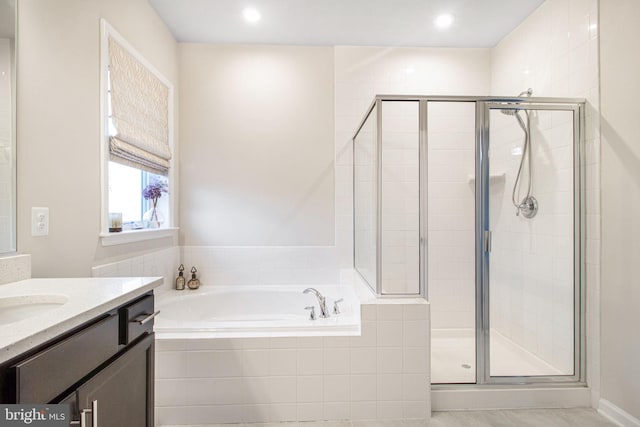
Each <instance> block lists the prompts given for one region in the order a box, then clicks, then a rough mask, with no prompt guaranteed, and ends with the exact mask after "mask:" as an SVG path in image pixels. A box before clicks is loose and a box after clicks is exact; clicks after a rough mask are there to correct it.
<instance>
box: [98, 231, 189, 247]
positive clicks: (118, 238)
mask: <svg viewBox="0 0 640 427" xmlns="http://www.w3.org/2000/svg"><path fill="white" fill-rule="evenodd" d="M177 235H178V227H167V228H146V229H143V230H126V231H120V232H118V233H100V240H102V246H114V245H126V244H127V243H134V242H142V241H145V240H153V239H162V238H165V237H172V238H175V237H177Z"/></svg>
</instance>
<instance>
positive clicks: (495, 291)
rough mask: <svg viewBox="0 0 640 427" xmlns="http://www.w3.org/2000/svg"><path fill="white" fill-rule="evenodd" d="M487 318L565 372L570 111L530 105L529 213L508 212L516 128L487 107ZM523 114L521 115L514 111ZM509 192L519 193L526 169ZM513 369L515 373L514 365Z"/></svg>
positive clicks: (568, 363)
mask: <svg viewBox="0 0 640 427" xmlns="http://www.w3.org/2000/svg"><path fill="white" fill-rule="evenodd" d="M490 117H491V135H492V139H491V142H492V145H491V153H490V159H491V166H490V167H491V174H493V175H500V174H505V177H504V178H501V179H495V180H493V181H492V182H491V189H490V206H491V208H490V215H491V218H490V227H491V229H492V231H493V237H492V251H491V267H490V268H491V306H490V321H491V326H492V328H493V331H496V332H499V333H500V334H502V335H503V336H505V337H507V338H509V339H510V340H512V341H513V342H515V343H516V344H518V345H520V346H521V347H523V348H525V349H526V350H528V351H529V352H531V353H533V354H535V355H537V356H538V357H540V358H542V359H543V360H545V361H546V362H548V363H549V364H550V365H552V366H553V367H554V368H555V369H552V370H549V372H547V373H548V374H560V373H562V374H572V373H573V331H574V329H573V301H574V295H573V191H572V186H573V156H572V153H573V151H572V147H573V132H572V124H573V122H572V119H573V114H572V113H571V112H564V111H536V112H531V113H530V123H531V141H530V144H531V145H530V147H531V155H532V168H533V183H534V185H533V188H532V195H533V196H534V197H536V199H537V200H538V206H539V210H538V213H537V214H536V216H535V217H534V218H531V219H527V218H525V217H524V216H523V215H516V210H515V207H514V206H513V205H512V200H511V197H512V189H513V187H514V185H515V180H516V176H517V174H518V169H519V165H520V160H521V157H522V149H523V148H522V147H523V138H524V133H523V132H522V130H521V129H520V127H519V125H518V123H517V122H516V120H515V118H514V117H513V116H507V115H504V114H501V113H500V112H498V111H493V112H492V113H491V116H490ZM522 117H523V118H524V117H525V116H524V115H522ZM521 179H522V184H521V186H520V187H519V191H518V192H517V193H516V194H517V195H516V199H517V200H521V199H522V198H523V197H524V196H525V194H526V188H527V182H528V174H527V173H524V172H523V175H522V177H521ZM514 374H517V373H516V372H514Z"/></svg>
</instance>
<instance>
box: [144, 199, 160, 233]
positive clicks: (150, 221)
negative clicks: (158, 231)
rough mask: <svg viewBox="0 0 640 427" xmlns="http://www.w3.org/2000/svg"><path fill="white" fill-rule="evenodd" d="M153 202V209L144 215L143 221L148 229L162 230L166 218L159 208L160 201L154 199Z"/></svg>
mask: <svg viewBox="0 0 640 427" xmlns="http://www.w3.org/2000/svg"><path fill="white" fill-rule="evenodd" d="M152 201H153V207H151V209H149V210H148V211H146V212H145V213H144V215H143V216H142V220H143V221H144V222H145V223H146V224H147V228H160V226H161V225H162V223H163V222H164V218H163V217H162V214H161V213H160V211H159V210H158V207H157V205H158V199H153V200H152Z"/></svg>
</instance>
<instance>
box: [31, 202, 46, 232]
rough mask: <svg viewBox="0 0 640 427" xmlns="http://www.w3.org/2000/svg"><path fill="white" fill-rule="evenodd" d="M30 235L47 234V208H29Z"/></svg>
mask: <svg viewBox="0 0 640 427" xmlns="http://www.w3.org/2000/svg"><path fill="white" fill-rule="evenodd" d="M31 235H32V236H48V235H49V208H31Z"/></svg>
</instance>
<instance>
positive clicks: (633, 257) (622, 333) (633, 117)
mask: <svg viewBox="0 0 640 427" xmlns="http://www.w3.org/2000/svg"><path fill="white" fill-rule="evenodd" d="M639 20H640V3H639V2H638V1H636V0H600V54H601V63H600V71H601V78H602V79H601V90H602V109H601V112H602V338H601V340H602V350H601V357H602V359H601V363H602V368H601V369H602V393H601V394H602V398H603V399H605V400H607V401H609V402H611V403H612V404H613V405H616V406H617V407H619V408H621V409H622V410H624V411H626V412H627V413H629V414H631V416H633V417H635V418H636V420H635V424H631V423H630V422H629V424H627V425H640V421H638V420H640V405H639V404H638V402H640V366H639V365H638V360H640V335H639V334H638V326H639V325H640V310H639V309H638V308H639V307H640V286H639V282H638V260H640V245H639V244H638V242H640V228H639V226H638V224H639V222H638V218H640V144H639V140H638V135H639V134H640V122H639V121H638V112H637V108H635V103H636V100H637V99H638V98H639V97H640V79H639V78H638V69H640V53H639V52H640V28H639V27H638V24H637V23H638V21H639Z"/></svg>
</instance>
